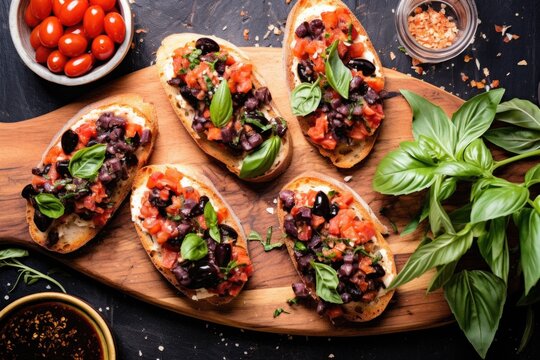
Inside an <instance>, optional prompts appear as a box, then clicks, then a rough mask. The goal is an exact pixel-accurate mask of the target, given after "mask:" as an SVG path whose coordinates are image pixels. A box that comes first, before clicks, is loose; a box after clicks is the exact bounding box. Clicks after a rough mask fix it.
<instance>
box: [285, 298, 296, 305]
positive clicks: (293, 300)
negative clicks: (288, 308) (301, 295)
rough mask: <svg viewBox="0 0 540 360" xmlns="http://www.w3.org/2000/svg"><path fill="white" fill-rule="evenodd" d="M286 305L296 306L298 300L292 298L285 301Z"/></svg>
mask: <svg viewBox="0 0 540 360" xmlns="http://www.w3.org/2000/svg"><path fill="white" fill-rule="evenodd" d="M287 304H289V305H297V304H298V298H297V297H293V298H290V299H287Z"/></svg>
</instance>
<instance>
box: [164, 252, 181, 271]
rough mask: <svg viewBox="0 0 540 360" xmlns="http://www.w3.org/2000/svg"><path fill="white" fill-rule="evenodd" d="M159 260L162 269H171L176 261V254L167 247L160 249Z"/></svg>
mask: <svg viewBox="0 0 540 360" xmlns="http://www.w3.org/2000/svg"><path fill="white" fill-rule="evenodd" d="M161 259H162V264H163V267H165V268H167V269H171V268H172V267H173V266H174V264H175V263H176V261H177V260H178V252H177V251H174V250H172V249H170V248H169V247H167V246H162V247H161Z"/></svg>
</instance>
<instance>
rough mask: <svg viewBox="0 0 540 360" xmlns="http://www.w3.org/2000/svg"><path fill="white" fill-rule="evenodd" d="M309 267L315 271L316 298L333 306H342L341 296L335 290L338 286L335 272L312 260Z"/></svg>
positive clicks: (329, 267)
mask: <svg viewBox="0 0 540 360" xmlns="http://www.w3.org/2000/svg"><path fill="white" fill-rule="evenodd" d="M311 266H312V267H313V269H314V270H315V292H316V293H317V296H318V297H320V298H321V299H323V300H325V301H327V302H330V303H333V304H343V300H341V296H340V295H339V293H338V292H337V290H336V289H337V286H338V284H339V280H338V276H337V272H336V270H334V269H333V268H332V267H331V266H328V265H326V264H322V263H318V262H315V261H313V260H312V261H311Z"/></svg>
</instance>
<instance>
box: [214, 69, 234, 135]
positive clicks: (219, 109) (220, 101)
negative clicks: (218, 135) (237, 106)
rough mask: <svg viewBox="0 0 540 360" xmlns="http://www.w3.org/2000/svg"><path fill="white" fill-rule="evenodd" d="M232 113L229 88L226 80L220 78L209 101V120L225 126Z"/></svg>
mask: <svg viewBox="0 0 540 360" xmlns="http://www.w3.org/2000/svg"><path fill="white" fill-rule="evenodd" d="M232 114H233V105H232V96H231V90H229V84H228V83H227V80H225V79H223V80H221V83H220V84H219V86H218V87H217V89H216V92H215V93H214V96H212V101H211V102H210V120H212V123H213V124H214V125H215V126H216V127H218V128H222V127H223V126H225V125H226V124H227V123H228V122H229V120H230V119H231V116H232Z"/></svg>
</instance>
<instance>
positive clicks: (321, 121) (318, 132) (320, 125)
mask: <svg viewBox="0 0 540 360" xmlns="http://www.w3.org/2000/svg"><path fill="white" fill-rule="evenodd" d="M327 132H328V120H326V115H324V114H323V115H321V116H319V117H318V118H317V119H316V120H315V126H312V127H310V128H309V130H308V135H309V137H310V138H311V140H313V141H315V142H318V141H321V140H323V139H324V134H325V133H327Z"/></svg>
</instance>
